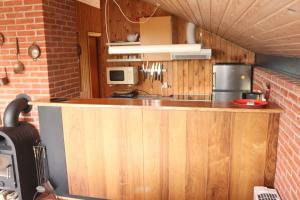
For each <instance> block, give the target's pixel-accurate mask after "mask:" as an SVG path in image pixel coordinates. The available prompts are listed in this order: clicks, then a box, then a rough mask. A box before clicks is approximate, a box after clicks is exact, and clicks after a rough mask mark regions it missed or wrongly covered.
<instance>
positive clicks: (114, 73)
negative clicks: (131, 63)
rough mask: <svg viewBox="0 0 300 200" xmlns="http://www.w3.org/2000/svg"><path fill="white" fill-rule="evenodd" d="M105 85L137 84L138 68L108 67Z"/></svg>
mask: <svg viewBox="0 0 300 200" xmlns="http://www.w3.org/2000/svg"><path fill="white" fill-rule="evenodd" d="M106 70H107V84H109V85H118V84H124V85H135V84H137V83H138V82H139V78H138V75H139V72H138V67H108V68H107V69H106Z"/></svg>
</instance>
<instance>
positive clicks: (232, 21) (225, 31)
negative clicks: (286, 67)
mask: <svg viewBox="0 0 300 200" xmlns="http://www.w3.org/2000/svg"><path fill="white" fill-rule="evenodd" d="M145 1H147V2H150V3H152V4H153V5H155V4H156V3H157V2H158V3H160V4H161V7H162V8H163V9H165V10H167V11H168V12H170V13H173V14H175V15H177V16H180V17H182V18H184V19H186V20H188V21H191V22H194V23H196V24H198V25H199V26H200V27H201V28H203V29H205V30H207V31H209V32H212V33H215V34H217V35H220V36H221V37H223V38H225V39H228V40H230V41H232V42H234V43H236V44H239V45H241V46H242V47H244V48H248V49H251V50H252V51H254V52H258V53H265V54H276V55H277V54H280V55H283V56H293V57H300V53H299V52H300V45H299V43H297V40H290V39H289V38H291V37H296V36H297V35H299V31H300V21H299V19H300V12H299V9H300V1H299V0H286V1H282V0H243V1H240V0H189V1H179V0H145ZM278 39H280V40H278ZM266 42H267V44H266ZM268 44H276V45H277V46H276V49H274V48H268V46H267V45H268ZM285 45H290V46H291V45H294V46H293V47H290V46H285Z"/></svg>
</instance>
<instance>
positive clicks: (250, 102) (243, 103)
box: [232, 99, 268, 108]
mask: <svg viewBox="0 0 300 200" xmlns="http://www.w3.org/2000/svg"><path fill="white" fill-rule="evenodd" d="M232 103H233V104H234V105H237V106H240V107H244V108H263V107H265V106H266V105H268V102H267V101H261V100H254V99H236V100H233V101H232Z"/></svg>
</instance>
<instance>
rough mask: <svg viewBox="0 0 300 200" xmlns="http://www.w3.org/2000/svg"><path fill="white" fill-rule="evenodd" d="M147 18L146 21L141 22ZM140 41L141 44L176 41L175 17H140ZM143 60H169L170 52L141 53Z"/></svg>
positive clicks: (172, 42)
mask: <svg viewBox="0 0 300 200" xmlns="http://www.w3.org/2000/svg"><path fill="white" fill-rule="evenodd" d="M146 20H147V23H143V22H145V21H146ZM140 22H141V24H140V41H141V45H162V44H167V45H168V44H176V43H177V31H176V30H177V29H176V28H175V24H176V23H175V18H173V17H171V16H165V17H153V18H151V19H148V18H141V19H140ZM142 58H143V60H145V61H165V60H171V56H170V53H159V54H143V55H142Z"/></svg>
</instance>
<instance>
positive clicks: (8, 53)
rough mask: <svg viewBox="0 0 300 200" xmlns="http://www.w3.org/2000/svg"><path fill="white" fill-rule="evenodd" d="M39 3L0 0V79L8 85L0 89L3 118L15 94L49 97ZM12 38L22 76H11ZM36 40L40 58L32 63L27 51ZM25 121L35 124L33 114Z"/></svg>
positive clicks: (12, 65)
mask: <svg viewBox="0 0 300 200" xmlns="http://www.w3.org/2000/svg"><path fill="white" fill-rule="evenodd" d="M43 20H44V19H43V7H42V0H35V1H27V0H15V1H7V0H4V1H0V32H2V33H3V34H4V36H5V41H6V42H5V44H4V45H3V46H2V47H0V76H1V77H3V76H5V73H4V67H6V68H7V74H8V77H9V81H10V83H9V84H8V85H6V86H0V115H1V118H2V116H3V111H4V108H5V107H6V104H7V103H8V102H9V101H11V100H12V99H14V98H15V96H16V95H17V94H19V93H27V94H29V95H30V96H31V97H32V98H33V99H38V98H43V97H48V96H49V85H48V72H47V59H46V55H45V48H46V44H45V33H44V24H43ZM16 37H18V38H19V43H20V53H21V56H20V60H21V61H22V62H23V63H24V64H25V66H26V70H25V72H24V73H23V74H14V72H13V68H14V66H15V65H16ZM34 41H36V42H37V44H38V45H39V46H40V47H41V49H42V52H43V54H42V56H41V58H40V59H38V61H33V60H32V59H31V58H30V57H29V56H28V55H27V48H28V47H29V46H30V45H31V44H32V43H33V42H34ZM26 120H27V121H35V122H36V121H37V113H36V111H34V112H32V113H31V114H30V115H28V116H26Z"/></svg>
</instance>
